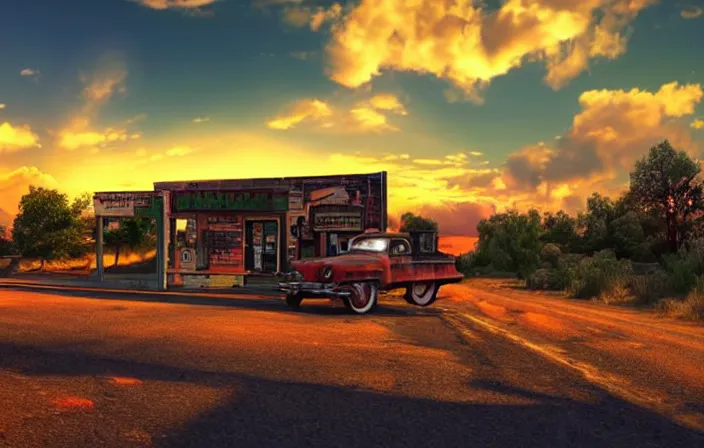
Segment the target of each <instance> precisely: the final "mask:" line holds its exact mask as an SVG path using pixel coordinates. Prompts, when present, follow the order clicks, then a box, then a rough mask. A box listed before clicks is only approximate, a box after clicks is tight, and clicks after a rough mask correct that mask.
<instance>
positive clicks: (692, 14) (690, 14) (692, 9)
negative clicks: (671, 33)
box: [680, 5, 704, 19]
mask: <svg viewBox="0 0 704 448" xmlns="http://www.w3.org/2000/svg"><path fill="white" fill-rule="evenodd" d="M703 14H704V9H702V8H701V7H699V6H694V5H691V6H687V7H685V8H683V9H682V11H680V16H682V18H683V19H697V18H699V17H701V16H702V15H703Z"/></svg>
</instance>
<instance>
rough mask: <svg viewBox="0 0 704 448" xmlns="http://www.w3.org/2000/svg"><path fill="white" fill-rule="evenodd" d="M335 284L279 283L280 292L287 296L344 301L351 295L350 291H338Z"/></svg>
mask: <svg viewBox="0 0 704 448" xmlns="http://www.w3.org/2000/svg"><path fill="white" fill-rule="evenodd" d="M336 288H337V285H336V284H335V283H320V282H299V281H290V282H279V291H281V292H283V293H286V294H287V295H296V294H301V295H302V296H303V297H306V298H321V299H343V298H346V297H348V296H349V295H350V293H349V291H337V290H336Z"/></svg>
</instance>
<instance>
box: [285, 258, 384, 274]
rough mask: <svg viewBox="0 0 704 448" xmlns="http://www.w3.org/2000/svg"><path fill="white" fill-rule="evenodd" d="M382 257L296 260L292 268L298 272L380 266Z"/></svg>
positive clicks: (292, 263)
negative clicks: (313, 269) (337, 267)
mask: <svg viewBox="0 0 704 448" xmlns="http://www.w3.org/2000/svg"><path fill="white" fill-rule="evenodd" d="M380 263H381V257H380V256H379V255H374V254H342V255H338V256H336V257H325V258H313V259H310V260H296V261H293V262H291V266H292V267H293V268H294V269H296V270H298V271H302V270H308V269H311V268H319V267H322V266H325V265H330V266H370V267H371V266H378V265H379V264H380Z"/></svg>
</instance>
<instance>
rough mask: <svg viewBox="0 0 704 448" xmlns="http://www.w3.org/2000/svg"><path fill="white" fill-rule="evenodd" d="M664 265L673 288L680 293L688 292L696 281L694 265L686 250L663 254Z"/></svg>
mask: <svg viewBox="0 0 704 448" xmlns="http://www.w3.org/2000/svg"><path fill="white" fill-rule="evenodd" d="M663 266H664V268H665V270H666V271H667V273H668V274H669V276H670V285H671V286H672V290H673V291H674V292H675V293H678V294H687V293H688V292H689V291H690V290H691V289H692V288H693V287H694V284H695V282H696V279H697V276H696V273H695V271H694V266H693V263H692V261H691V259H689V257H688V256H687V254H686V253H685V252H680V253H678V254H667V255H665V256H663Z"/></svg>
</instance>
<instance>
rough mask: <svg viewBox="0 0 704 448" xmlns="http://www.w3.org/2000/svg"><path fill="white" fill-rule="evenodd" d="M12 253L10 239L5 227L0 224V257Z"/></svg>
mask: <svg viewBox="0 0 704 448" xmlns="http://www.w3.org/2000/svg"><path fill="white" fill-rule="evenodd" d="M11 253H12V241H11V240H10V238H9V235H8V232H7V229H6V228H5V227H4V226H0V257H2V256H4V255H10V254H11Z"/></svg>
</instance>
